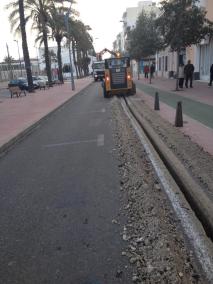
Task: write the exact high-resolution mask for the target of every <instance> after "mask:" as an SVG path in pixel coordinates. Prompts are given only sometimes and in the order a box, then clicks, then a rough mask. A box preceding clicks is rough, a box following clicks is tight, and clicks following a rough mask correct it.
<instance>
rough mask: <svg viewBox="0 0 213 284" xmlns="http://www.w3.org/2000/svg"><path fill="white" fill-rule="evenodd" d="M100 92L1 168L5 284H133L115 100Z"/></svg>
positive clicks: (93, 90) (0, 257)
mask: <svg viewBox="0 0 213 284" xmlns="http://www.w3.org/2000/svg"><path fill="white" fill-rule="evenodd" d="M99 88H100V84H99V83H97V84H95V83H94V84H92V85H91V86H90V87H89V88H88V89H86V90H84V91H83V92H82V93H80V94H79V95H77V96H75V97H73V99H72V100H71V101H70V102H69V103H68V104H66V106H64V107H63V108H62V109H60V110H59V111H57V113H55V114H54V115H52V116H51V117H50V118H49V119H48V120H47V121H46V122H44V123H42V125H41V126H40V127H39V128H38V129H37V130H35V131H34V132H33V133H32V134H31V135H30V136H28V137H26V138H25V139H24V140H23V141H22V142H21V143H19V144H18V145H16V146H15V147H14V148H13V149H12V150H11V151H10V152H9V153H8V154H7V155H5V156H4V157H3V158H2V159H1V160H0V231H1V234H0V279H1V280H0V283H3V284H7V283H11V284H15V283H20V284H24V283H27V284H28V283H30V284H34V283H38V284H43V283H51V284H54V283H60V284H63V283H66V284H68V283H69V284H105V283H108V284H113V283H116V284H117V283H123V284H125V283H131V282H132V281H131V280H130V279H131V278H130V273H129V268H127V267H126V268H125V266H126V265H127V264H126V263H125V261H126V260H125V258H124V257H123V256H121V252H122V248H123V245H124V244H123V240H122V236H121V232H122V224H121V225H118V224H114V223H113V222H112V220H113V219H116V217H117V216H118V214H119V209H120V207H121V204H120V199H119V194H120V184H119V176H118V169H117V161H116V158H115V156H114V155H112V152H114V145H113V137H112V134H113V133H112V123H111V114H110V105H111V100H109V99H104V98H103V96H101V94H100V90H99ZM121 219H122V218H121ZM118 270H122V271H123V273H122V278H117V277H118V276H120V275H118V273H117V271H118ZM116 273H117V277H116Z"/></svg>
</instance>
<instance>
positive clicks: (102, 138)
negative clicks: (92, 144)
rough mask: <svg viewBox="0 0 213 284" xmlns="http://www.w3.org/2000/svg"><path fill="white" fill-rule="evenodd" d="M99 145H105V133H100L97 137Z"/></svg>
mask: <svg viewBox="0 0 213 284" xmlns="http://www.w3.org/2000/svg"><path fill="white" fill-rule="evenodd" d="M97 146H98V147H101V146H104V134H99V135H98V138H97Z"/></svg>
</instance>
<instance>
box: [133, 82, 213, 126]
mask: <svg viewBox="0 0 213 284" xmlns="http://www.w3.org/2000/svg"><path fill="white" fill-rule="evenodd" d="M136 85H137V88H138V89H140V90H141V91H143V92H145V93H146V94H147V95H150V96H152V97H155V92H156V91H158V93H159V99H160V101H162V102H164V103H165V104H167V105H169V106H171V107H173V108H175V109H176V105H177V102H179V101H181V102H182V108H183V113H184V114H186V115H188V116H189V117H191V118H193V119H195V120H197V121H199V122H201V123H202V124H204V125H206V126H208V127H211V128H213V106H210V105H207V104H204V103H200V102H198V101H194V100H192V99H189V98H186V97H183V96H181V95H177V94H175V93H172V92H167V91H164V90H160V89H158V88H155V87H152V86H147V85H144V84H141V83H137V82H136Z"/></svg>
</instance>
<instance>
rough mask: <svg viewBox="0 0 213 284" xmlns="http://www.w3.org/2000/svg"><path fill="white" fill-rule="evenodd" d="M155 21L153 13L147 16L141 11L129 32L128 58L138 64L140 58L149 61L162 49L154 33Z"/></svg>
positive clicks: (158, 38) (159, 40) (155, 32)
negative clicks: (134, 25)
mask: <svg viewBox="0 0 213 284" xmlns="http://www.w3.org/2000/svg"><path fill="white" fill-rule="evenodd" d="M155 19H156V15H155V14H154V13H150V14H147V13H145V12H144V11H142V13H141V14H140V15H139V17H138V20H137V22H136V27H135V28H134V29H133V30H130V31H129V39H130V45H129V53H130V57H132V58H134V59H136V61H137V62H138V64H139V61H140V60H141V59H142V58H149V59H150V56H152V55H154V54H155V53H156V51H157V50H159V49H161V48H162V40H161V37H160V36H159V34H158V33H157V31H156V26H155ZM149 62H150V60H149ZM149 65H150V63H149ZM138 70H139V68H138ZM138 79H139V72H138ZM150 83H151V76H150Z"/></svg>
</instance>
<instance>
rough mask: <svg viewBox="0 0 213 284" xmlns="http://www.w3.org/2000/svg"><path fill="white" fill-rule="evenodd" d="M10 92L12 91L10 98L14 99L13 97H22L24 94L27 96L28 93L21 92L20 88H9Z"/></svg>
mask: <svg viewBox="0 0 213 284" xmlns="http://www.w3.org/2000/svg"><path fill="white" fill-rule="evenodd" d="M9 91H10V97H11V99H12V97H13V96H15V95H16V97H17V98H18V97H20V96H21V93H24V95H25V96H26V92H25V90H21V89H20V88H19V87H18V86H14V87H9Z"/></svg>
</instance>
